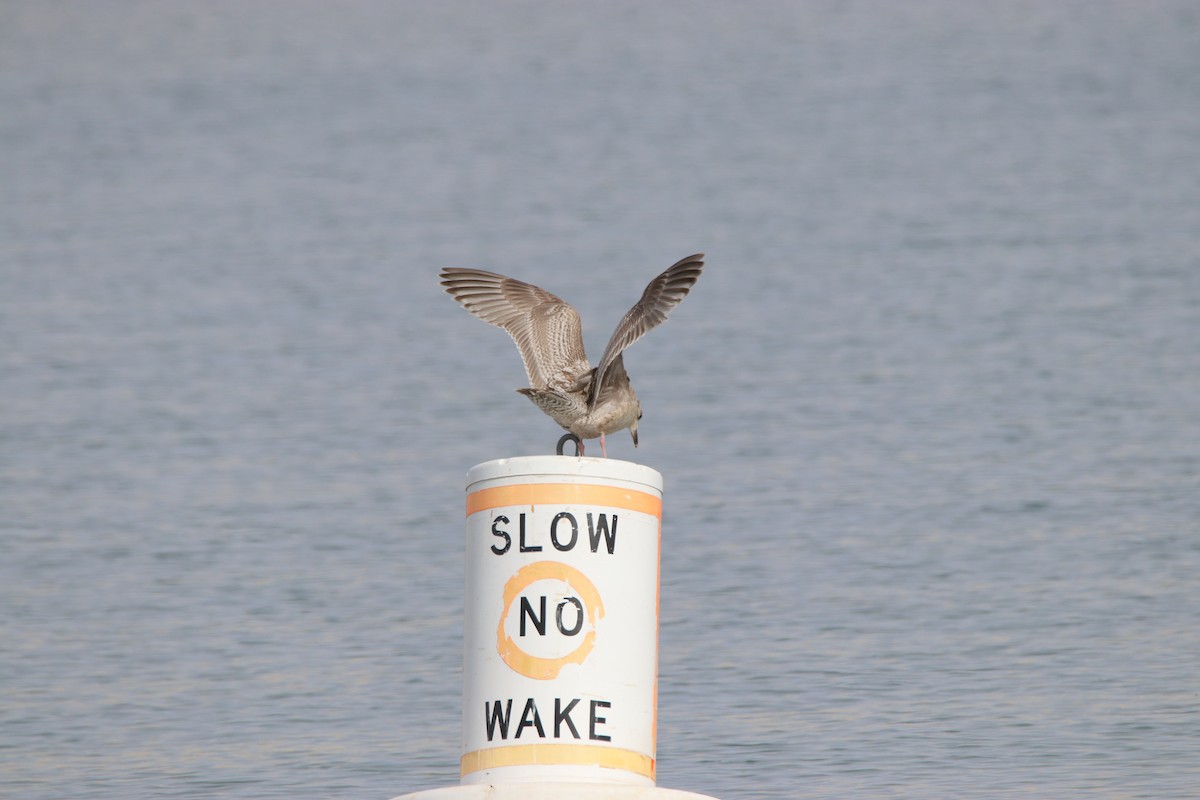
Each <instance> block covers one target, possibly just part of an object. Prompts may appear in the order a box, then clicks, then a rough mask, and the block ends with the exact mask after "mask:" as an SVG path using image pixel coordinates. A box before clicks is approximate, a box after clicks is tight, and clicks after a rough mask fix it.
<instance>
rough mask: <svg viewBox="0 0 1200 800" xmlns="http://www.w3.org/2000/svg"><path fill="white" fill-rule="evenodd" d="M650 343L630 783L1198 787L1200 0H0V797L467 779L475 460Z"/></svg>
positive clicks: (279, 794)
mask: <svg viewBox="0 0 1200 800" xmlns="http://www.w3.org/2000/svg"><path fill="white" fill-rule="evenodd" d="M701 250H702V251H705V252H706V253H707V254H708V266H707V268H706V272H705V274H704V276H703V278H702V279H701V281H700V283H699V284H698V285H697V287H696V289H695V291H694V292H693V294H692V295H691V296H690V297H688V299H687V300H686V301H685V302H684V303H683V304H682V305H681V306H680V307H679V308H678V309H677V311H676V313H675V314H674V315H673V316H672V319H671V320H670V322H669V323H668V324H667V325H666V326H665V327H663V328H662V329H661V330H658V331H655V332H654V333H653V334H652V335H650V336H648V337H647V338H646V339H645V340H643V341H642V342H639V343H638V344H637V345H636V346H635V347H634V348H633V349H631V350H630V351H629V353H628V354H627V364H628V367H629V370H630V373H631V375H632V377H633V380H634V383H635V385H636V386H637V388H638V391H639V393H640V395H641V398H642V402H643V405H644V407H645V419H644V420H643V422H642V427H641V439H642V442H641V447H640V449H638V450H636V451H635V450H634V449H633V448H632V445H631V443H630V442H629V438H628V436H626V435H625V434H623V433H622V434H618V435H616V436H614V437H613V438H612V444H611V445H610V453H611V454H612V455H613V456H615V457H619V458H628V459H633V460H637V461H639V462H641V463H645V464H648V465H650V466H653V467H655V468H657V469H658V470H660V471H661V472H662V473H663V474H664V475H665V477H666V481H667V495H666V497H667V509H666V518H665V536H664V549H663V563H662V630H661V663H660V672H661V680H660V701H659V702H660V726H659V753H658V755H659V775H658V777H659V784H660V785H662V786H667V787H674V788H683V789H690V790H692V791H698V792H705V793H709V794H712V795H715V796H718V797H721V798H726V799H727V800H728V799H731V798H862V797H896V798H1000V797H1039V798H1068V797H1070V798H1083V797H1097V798H1185V797H1188V798H1195V797H1200V666H1198V662H1200V6H1198V5H1197V4H1195V3H1192V2H1184V1H1183V0H1178V1H1174V2H1168V1H1163V2H1150V3H1141V2H1137V3H1135V2H1116V1H1113V2H1094V3H1082V2H1079V3H1076V2H1024V1H1022V0H1017V1H1016V2H1005V3H990V4H975V3H960V2H952V1H951V0H914V2H905V3H891V2H882V1H881V2H808V3H800V2H794V3H793V2H750V3H727V4H722V3H702V2H694V3H681V2H664V3H633V2H607V3H603V4H584V3H549V2H544V3H543V2H508V3H484V2H440V3H388V2H370V1H365V0H363V1H359V0H354V1H352V2H339V3H324V2H315V1H307V0H306V1H305V2H282V1H280V2H275V1H274V0H261V1H256V2H244V3H243V2H236V3H235V2H212V3H199V2H193V3H188V2H179V3H158V2H115V1H103V2H53V3H43V2H32V1H30V2H12V1H10V2H6V3H4V4H3V7H2V8H0V796H3V797H4V798H14V799H15V798H22V799H24V800H33V799H34V798H60V797H67V796H80V797H89V798H122V799H123V800H124V799H127V798H140V797H146V798H149V797H212V796H219V797H226V798H284V797H288V798H293V797H312V798H333V797H337V798H363V799H366V798H389V797H391V796H393V795H397V794H401V793H403V792H408V791H415V790H418V789H424V788H431V787H436V786H443V785H452V784H454V783H456V782H457V780H458V773H457V759H458V756H459V754H460V752H459V739H458V737H459V730H458V728H459V680H460V660H461V651H460V647H461V618H462V599H461V595H462V587H461V581H462V528H463V519H462V501H463V497H462V490H463V477H464V475H465V472H466V470H467V469H468V468H469V467H471V466H472V465H474V464H476V463H479V462H482V461H486V460H490V459H492V458H497V457H505V456H513V455H523V454H531V453H546V452H549V451H550V448H551V447H552V446H553V442H554V440H555V438H556V437H557V436H558V433H559V431H558V430H557V428H556V427H555V426H554V425H553V423H552V422H551V421H550V420H549V419H547V418H545V417H544V416H542V415H541V414H540V413H538V412H537V411H536V409H534V408H533V407H532V406H531V405H530V404H529V403H528V401H527V400H526V399H525V398H522V397H520V396H519V395H517V394H516V393H515V392H513V391H512V390H513V389H514V388H515V387H517V386H520V385H522V383H523V380H524V376H523V374H522V370H521V367H520V362H519V359H518V358H517V354H516V351H515V348H514V347H513V346H512V343H511V342H510V341H509V340H508V339H507V337H505V336H504V335H503V333H502V332H500V331H498V330H496V329H494V328H490V327H488V326H485V325H483V324H482V323H480V322H478V321H477V320H474V319H471V318H470V317H469V316H468V315H466V314H465V313H463V312H462V310H461V309H459V308H457V307H456V306H455V305H454V304H453V303H452V302H451V301H450V300H449V299H448V298H447V297H446V296H444V295H443V294H441V292H440V290H439V287H438V286H437V285H436V279H435V274H436V271H437V269H438V268H439V267H441V266H444V265H460V266H479V267H484V268H490V269H494V270H497V271H501V272H505V273H508V274H513V275H516V276H518V277H522V278H524V279H527V280H531V281H533V282H536V283H539V284H541V285H544V286H546V287H547V288H549V289H550V290H551V291H554V292H556V293H558V294H560V295H562V296H564V297H566V298H568V299H570V300H572V301H574V302H575V303H576V304H577V305H578V306H579V307H580V308H581V310H582V312H583V316H584V319H585V321H586V323H587V324H586V331H585V332H586V334H587V336H588V341H589V343H590V349H591V352H592V354H593V355H596V354H598V353H599V350H600V349H601V348H602V347H603V343H604V340H605V338H606V336H607V334H608V332H609V331H610V330H611V327H612V325H614V324H615V322H616V320H617V319H618V318H619V317H620V315H621V314H622V313H623V312H624V311H625V309H627V308H628V306H629V305H630V304H631V303H632V302H633V300H634V299H635V298H636V297H637V295H638V293H639V292H640V291H641V288H642V287H643V286H644V285H645V282H646V281H647V280H648V279H649V278H650V277H651V276H653V275H654V274H656V273H657V272H658V271H660V270H661V269H663V268H665V267H666V266H668V265H669V264H671V263H672V262H674V261H675V260H676V259H678V258H680V257H682V256H685V255H687V254H689V253H692V252H696V251H701Z"/></svg>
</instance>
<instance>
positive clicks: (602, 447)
mask: <svg viewBox="0 0 1200 800" xmlns="http://www.w3.org/2000/svg"><path fill="white" fill-rule="evenodd" d="M600 452H601V453H603V454H604V457H605V458H608V451H607V450H605V449H604V434H603V433H602V434H600Z"/></svg>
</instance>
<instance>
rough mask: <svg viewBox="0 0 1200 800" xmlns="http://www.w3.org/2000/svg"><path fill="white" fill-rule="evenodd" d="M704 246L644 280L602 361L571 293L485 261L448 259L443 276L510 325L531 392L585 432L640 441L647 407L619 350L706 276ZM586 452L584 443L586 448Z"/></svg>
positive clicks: (574, 429)
mask: <svg viewBox="0 0 1200 800" xmlns="http://www.w3.org/2000/svg"><path fill="white" fill-rule="evenodd" d="M703 259H704V254H703V253H698V254H696V255H694V256H688V257H687V258H685V259H683V260H682V261H679V262H678V263H676V264H675V265H674V266H672V267H671V268H670V269H668V270H666V271H665V272H663V273H662V274H661V275H659V276H658V277H657V278H655V279H654V280H652V281H650V284H649V285H648V286H647V287H646V290H645V291H644V292H642V298H641V299H640V300H639V301H638V302H637V303H636V304H635V305H634V306H633V308H631V309H629V312H628V313H627V314H625V316H624V318H622V320H621V322H620V323H619V324H618V325H617V328H616V330H615V331H613V335H612V337H611V338H610V339H609V341H608V346H607V347H605V348H604V355H603V356H601V358H600V363H599V364H598V365H597V366H596V367H592V365H591V364H590V363H589V362H588V359H587V355H586V354H585V353H584V350H583V323H582V321H581V320H580V318H579V312H578V311H576V310H575V308H574V307H573V306H572V305H571V304H569V303H567V302H566V301H564V300H562V299H561V298H558V297H556V296H554V295H552V294H550V293H549V292H547V291H546V290H545V289H540V288H538V287H537V286H533V285H532V284H528V283H524V282H522V281H518V280H516V279H514V278H506V277H504V276H503V275H497V274H496V273H494V272H485V271H484V270H480V269H462V268H457V267H447V268H445V269H443V270H442V272H441V276H440V277H441V279H442V281H441V283H442V286H444V287H445V289H446V291H447V292H449V293H450V295H451V296H452V297H453V298H454V299H455V300H457V301H458V302H459V303H461V304H462V306H463V307H464V308H465V309H467V311H470V312H471V313H472V314H474V315H475V316H477V317H479V318H480V319H481V320H483V321H484V322H487V323H490V324H492V325H495V326H497V327H500V328H503V329H504V330H506V331H508V334H509V335H510V336H512V338H513V341H515V342H516V343H517V349H518V350H519V351H520V352H521V360H522V361H524V362H525V372H526V374H527V375H528V376H529V388H527V389H518V390H517V391H518V392H520V393H521V394H523V395H525V396H526V397H528V398H529V399H530V400H532V401H533V402H534V404H535V405H537V407H538V408H540V409H542V411H544V412H546V413H547V414H548V415H550V417H552V418H553V419H554V421H555V422H557V423H558V424H559V425H561V426H562V427H564V428H566V429H567V430H568V431H570V432H571V433H573V434H575V435H576V436H578V437H579V439H580V440H584V439H595V438H596V437H599V438H600V450H601V452H603V453H604V455H605V456H607V455H608V453H607V451H606V450H605V447H604V435H605V434H606V433H612V432H613V431H619V430H621V429H623V428H629V431H630V433H631V434H632V435H633V445H634V447H636V446H637V443H638V434H637V429H638V420H639V419H641V416H642V407H641V404H640V403H639V402H638V398H637V394H635V393H634V391H633V386H632V385H630V383H629V375H628V374H627V373H626V372H625V363H624V360H623V359H622V357H621V354H622V353H623V352H624V351H625V348H627V347H629V346H630V345H631V344H633V343H634V342H636V341H637V340H638V339H640V338H642V337H643V336H645V335H646V333H647V332H649V331H650V330H652V329H653V328H655V327H657V326H659V325H661V324H662V323H663V321H664V320H666V318H667V314H669V313H670V311H671V309H673V308H674V307H675V306H677V305H679V303H680V301H682V300H683V298H684V297H686V296H687V293H688V291H689V290H690V289H691V288H692V285H693V284H695V283H696V280H697V279H698V278H699V277H700V271H701V269H702V267H703V265H704V261H703ZM580 452H582V445H581V450H580Z"/></svg>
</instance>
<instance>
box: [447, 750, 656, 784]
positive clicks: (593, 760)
mask: <svg viewBox="0 0 1200 800" xmlns="http://www.w3.org/2000/svg"><path fill="white" fill-rule="evenodd" d="M460 763H461V775H464V776H465V775H469V774H471V773H472V772H479V771H480V770H483V769H494V768H496V767H524V766H528V765H530V764H558V765H562V764H566V765H571V766H597V767H608V768H610V769H623V770H625V771H626V772H633V773H636V774H638V775H645V776H646V777H647V778H649V779H650V780H654V759H653V758H651V757H650V756H648V755H644V754H642V753H635V752H634V751H632V750H622V749H620V748H617V747H598V746H596V745H590V744H518V745H510V746H508V747H492V748H489V749H487V750H476V751H475V752H473V753H467V754H466V755H464V756H463V757H462V761H461V762H460Z"/></svg>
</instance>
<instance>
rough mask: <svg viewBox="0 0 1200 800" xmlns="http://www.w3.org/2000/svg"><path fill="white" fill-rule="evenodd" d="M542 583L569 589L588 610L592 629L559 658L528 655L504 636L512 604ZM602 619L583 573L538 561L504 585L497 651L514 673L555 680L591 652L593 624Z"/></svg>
mask: <svg viewBox="0 0 1200 800" xmlns="http://www.w3.org/2000/svg"><path fill="white" fill-rule="evenodd" d="M542 580H559V581H562V582H563V583H565V584H567V585H568V586H570V587H571V589H572V591H574V592H575V594H576V595H577V596H578V597H579V599H580V600H581V601H582V602H583V604H584V607H585V608H586V609H587V618H588V623H590V624H591V628H592V629H591V630H590V631H588V632H587V634H586V635H585V636H584V637H583V640H582V641H581V642H580V643H579V646H578V647H576V648H575V649H574V650H572V651H571V652H570V653H567V654H566V655H565V656H561V657H559V658H542V657H540V656H534V655H530V654H529V653H526V652H525V651H524V650H522V649H521V648H520V646H519V645H518V644H517V643H516V642H514V641H513V638H512V637H511V636H509V635H508V634H507V633H505V632H504V621H505V620H506V619H507V618H508V612H509V609H511V608H512V604H513V601H514V600H516V599H517V596H518V595H519V594H520V593H521V592H522V590H524V589H525V588H526V587H527V586H529V585H530V584H532V583H535V582H537V581H542ZM603 616H604V603H602V602H601V601H600V593H599V592H597V591H596V587H595V585H594V584H593V583H592V582H591V581H590V580H588V578H587V576H586V575H584V574H583V573H582V572H580V571H579V570H577V569H575V568H574V567H572V566H569V565H567V564H562V563H560V562H557V561H537V562H535V563H533V564H526V565H525V566H523V567H521V568H520V569H519V570H517V571H516V573H514V574H513V576H512V577H511V578H509V579H508V582H507V583H505V584H504V611H502V612H501V614H500V624H499V626H497V628H496V650H497V652H499V654H500V658H501V659H503V661H504V663H505V664H507V665H508V666H509V668H511V669H512V670H513V671H515V672H518V673H520V674H521V675H524V676H526V677H528V678H535V679H537V680H540V681H548V680H552V679H554V678H557V677H558V673H559V672H560V671H561V670H562V668H563V667H565V666H566V665H567V664H582V663H583V661H584V659H586V658H587V657H588V654H589V653H591V652H592V647H594V646H595V644H596V622H597V621H598V620H600V619H601V618H602V617H603Z"/></svg>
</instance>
